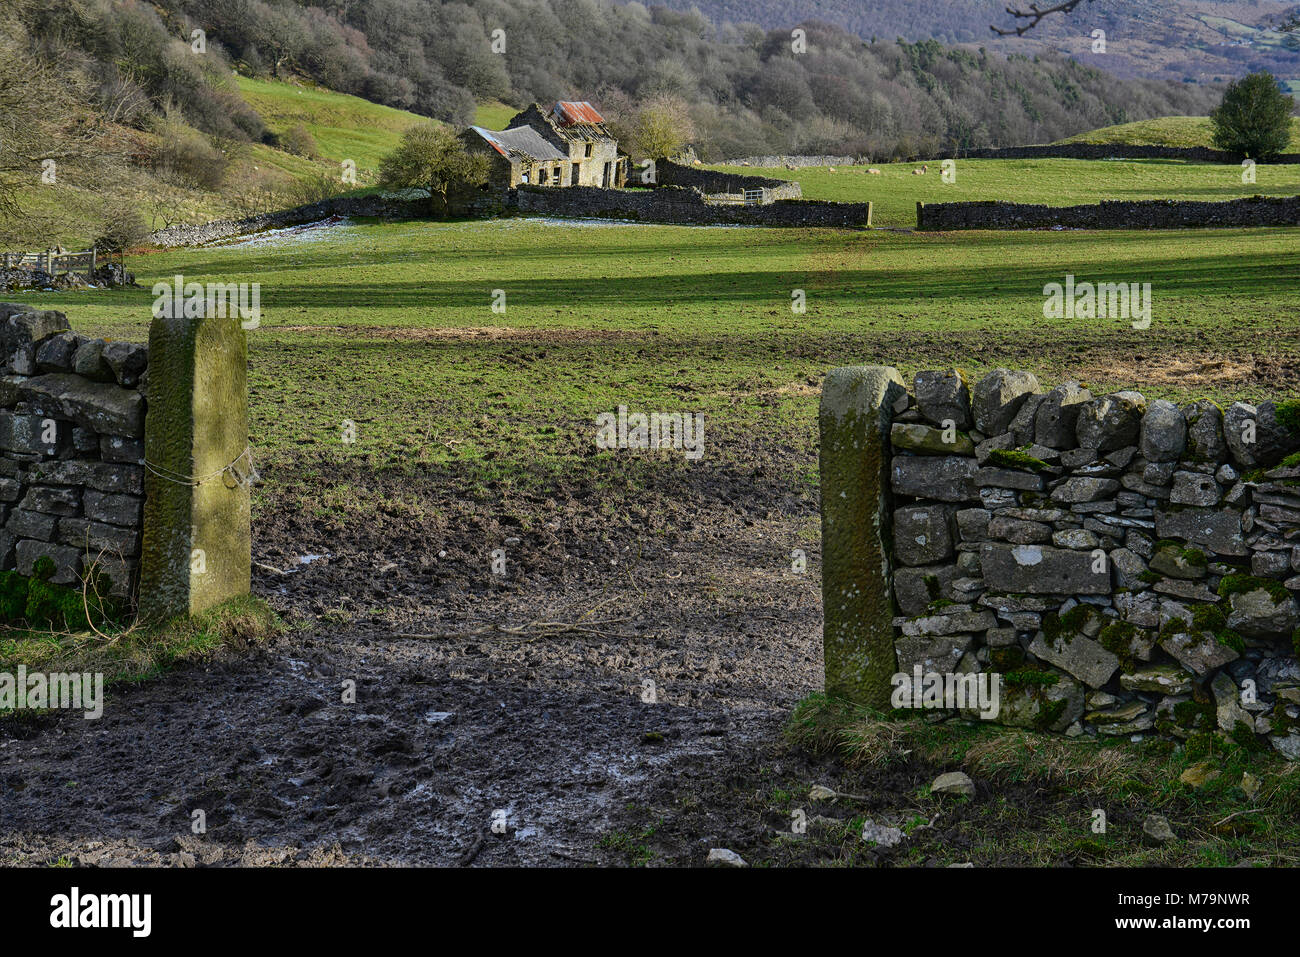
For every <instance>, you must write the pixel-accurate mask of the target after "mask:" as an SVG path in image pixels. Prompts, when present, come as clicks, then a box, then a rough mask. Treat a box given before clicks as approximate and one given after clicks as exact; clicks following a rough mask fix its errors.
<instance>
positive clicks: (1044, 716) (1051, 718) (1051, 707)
mask: <svg viewBox="0 0 1300 957" xmlns="http://www.w3.org/2000/svg"><path fill="white" fill-rule="evenodd" d="M1067 703H1068V702H1067V701H1066V699H1065V698H1060V699H1058V700H1056V701H1045V702H1041V703H1040V705H1039V709H1038V716H1037V717H1036V718H1034V727H1035V728H1037V729H1038V730H1039V731H1047V730H1049V729H1050V728H1051V727H1052V726H1053V725H1054V724H1056V723H1057V722H1058V721H1060V720H1061V715H1063V714H1065V706H1066V704H1067Z"/></svg>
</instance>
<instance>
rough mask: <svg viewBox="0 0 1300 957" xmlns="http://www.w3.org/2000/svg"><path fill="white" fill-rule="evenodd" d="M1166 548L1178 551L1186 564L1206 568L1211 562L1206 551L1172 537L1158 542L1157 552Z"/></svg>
mask: <svg viewBox="0 0 1300 957" xmlns="http://www.w3.org/2000/svg"><path fill="white" fill-rule="evenodd" d="M1165 549H1172V550H1174V551H1175V552H1177V553H1178V557H1179V558H1181V559H1182V560H1183V562H1184V564H1187V565H1194V566H1196V567H1198V568H1204V567H1205V566H1206V565H1208V564H1209V563H1210V559H1209V558H1208V557H1206V554H1205V552H1203V551H1201V550H1200V549H1199V548H1188V547H1187V546H1186V545H1184V544H1183V543H1182V542H1180V541H1177V540H1175V539H1172V538H1163V539H1161V540H1160V541H1158V542H1156V551H1157V552H1159V551H1163V550H1165Z"/></svg>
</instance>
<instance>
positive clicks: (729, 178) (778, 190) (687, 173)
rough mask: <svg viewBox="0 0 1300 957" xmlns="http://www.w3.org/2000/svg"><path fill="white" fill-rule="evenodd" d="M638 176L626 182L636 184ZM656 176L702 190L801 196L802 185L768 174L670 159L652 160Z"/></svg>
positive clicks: (661, 182) (671, 183)
mask: <svg viewBox="0 0 1300 957" xmlns="http://www.w3.org/2000/svg"><path fill="white" fill-rule="evenodd" d="M636 179H637V177H636V176H635V175H634V176H633V177H631V181H630V183H629V185H632V186H635V185H637V183H636ZM655 179H656V184H657V185H658V186H661V187H663V186H683V187H688V188H689V187H694V188H695V189H698V190H699V191H700V192H702V193H743V192H744V191H745V190H747V189H766V190H768V191H769V194H770V195H771V196H772V198H773V199H802V198H803V189H802V187H800V186H799V184H798V183H794V182H791V181H789V180H784V179H773V178H771V177H769V176H749V175H745V174H743V173H726V172H722V171H720V170H712V169H704V168H702V167H698V166H683V165H681V164H680V163H674V162H672V161H671V160H663V159H661V160H656V161H655Z"/></svg>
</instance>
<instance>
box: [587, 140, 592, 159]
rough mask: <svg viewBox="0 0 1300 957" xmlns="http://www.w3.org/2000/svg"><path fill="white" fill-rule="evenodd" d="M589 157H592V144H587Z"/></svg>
mask: <svg viewBox="0 0 1300 957" xmlns="http://www.w3.org/2000/svg"><path fill="white" fill-rule="evenodd" d="M587 158H588V159H591V144H590V143H588V144H587Z"/></svg>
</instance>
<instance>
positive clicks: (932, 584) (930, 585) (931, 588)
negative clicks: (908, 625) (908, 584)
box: [922, 575, 942, 601]
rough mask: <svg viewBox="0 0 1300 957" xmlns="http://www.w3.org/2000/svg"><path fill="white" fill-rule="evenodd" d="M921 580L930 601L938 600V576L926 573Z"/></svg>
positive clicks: (939, 594)
mask: <svg viewBox="0 0 1300 957" xmlns="http://www.w3.org/2000/svg"><path fill="white" fill-rule="evenodd" d="M922 581H924V582H925V591H926V594H928V595H929V596H930V601H938V600H939V598H940V597H942V596H941V593H940V590H939V576H938V575H926V576H925V578H923V579H922Z"/></svg>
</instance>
